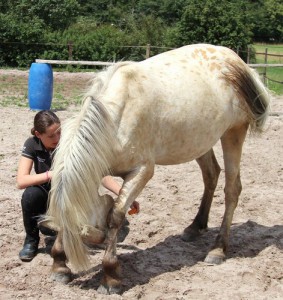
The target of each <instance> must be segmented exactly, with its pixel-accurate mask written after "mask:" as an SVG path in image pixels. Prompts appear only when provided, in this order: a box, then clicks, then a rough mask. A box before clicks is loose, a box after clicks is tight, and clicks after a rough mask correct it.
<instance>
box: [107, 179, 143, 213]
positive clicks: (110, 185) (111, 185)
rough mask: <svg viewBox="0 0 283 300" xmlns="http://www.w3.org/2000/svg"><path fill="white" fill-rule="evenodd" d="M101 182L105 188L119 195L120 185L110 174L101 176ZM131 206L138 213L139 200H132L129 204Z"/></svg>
mask: <svg viewBox="0 0 283 300" xmlns="http://www.w3.org/2000/svg"><path fill="white" fill-rule="evenodd" d="M101 183H102V185H103V186H104V187H105V188H106V189H108V190H109V191H111V192H113V193H114V194H116V195H117V196H118V195H119V192H120V190H121V186H120V184H119V183H118V182H117V181H116V180H115V179H114V178H113V177H112V176H105V177H104V178H102V181H101ZM131 208H135V210H136V213H139V211H140V204H139V202H137V201H134V202H133V203H132V205H131Z"/></svg>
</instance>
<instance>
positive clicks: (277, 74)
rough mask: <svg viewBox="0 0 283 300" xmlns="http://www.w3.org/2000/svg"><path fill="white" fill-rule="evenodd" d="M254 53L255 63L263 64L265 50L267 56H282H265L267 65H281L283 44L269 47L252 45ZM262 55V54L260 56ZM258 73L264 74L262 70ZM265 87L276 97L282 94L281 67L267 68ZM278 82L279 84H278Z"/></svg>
mask: <svg viewBox="0 0 283 300" xmlns="http://www.w3.org/2000/svg"><path fill="white" fill-rule="evenodd" d="M253 47H254V49H255V52H256V61H255V63H258V64H259V63H265V55H264V53H265V51H266V49H267V54H272V55H282V57H280V56H272V55H268V56H267V63H268V64H283V44H278V45H273V44H272V45H270V44H254V45H253ZM261 53H263V54H261ZM258 72H259V73H260V74H263V73H265V69H264V68H259V69H258ZM265 76H266V77H267V78H266V85H267V87H268V88H269V89H270V90H271V91H273V92H275V93H276V94H277V95H282V94H283V67H274V68H272V67H269V68H266V75H265ZM279 82H280V83H279Z"/></svg>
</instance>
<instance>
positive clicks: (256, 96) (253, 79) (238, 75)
mask: <svg viewBox="0 0 283 300" xmlns="http://www.w3.org/2000/svg"><path fill="white" fill-rule="evenodd" d="M226 66H227V68H228V72H225V73H224V79H225V81H226V82H228V83H230V84H232V86H233V88H234V90H235V92H236V94H237V95H238V97H239V98H240V100H241V101H242V103H244V105H243V106H244V107H247V108H246V109H245V110H247V113H248V117H249V119H250V120H249V121H250V128H251V132H254V133H257V132H262V131H263V127H264V124H265V122H266V119H267V117H268V115H269V111H270V93H269V91H268V89H267V88H266V87H265V86H264V84H263V83H262V81H261V80H260V77H259V75H258V73H257V72H256V71H255V70H253V69H251V68H250V67H248V66H247V65H246V64H245V63H239V62H235V61H228V62H226Z"/></svg>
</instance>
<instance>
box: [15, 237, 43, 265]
mask: <svg viewBox="0 0 283 300" xmlns="http://www.w3.org/2000/svg"><path fill="white" fill-rule="evenodd" d="M38 242H39V241H37V240H33V241H29V240H27V239H26V240H25V243H24V247H23V249H22V250H21V251H20V253H19V257H20V260H21V261H25V262H28V261H31V260H32V259H33V258H34V257H35V256H36V253H37V250H38Z"/></svg>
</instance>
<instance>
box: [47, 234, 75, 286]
mask: <svg viewBox="0 0 283 300" xmlns="http://www.w3.org/2000/svg"><path fill="white" fill-rule="evenodd" d="M51 256H52V257H53V265H52V268H51V276H52V278H53V279H54V280H56V281H58V282H62V283H68V282H70V281H71V280H72V272H71V270H70V269H69V268H68V267H67V266H66V260H67V258H66V254H65V251H64V249H63V243H62V233H61V232H60V231H59V232H58V235H57V238H56V240H55V243H54V245H53V247H52V249H51Z"/></svg>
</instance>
